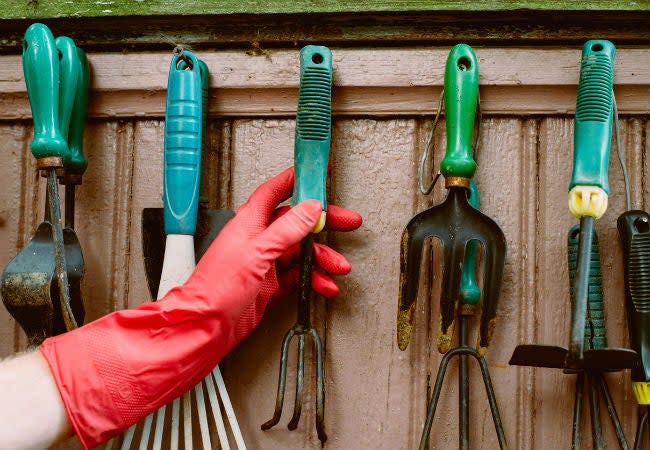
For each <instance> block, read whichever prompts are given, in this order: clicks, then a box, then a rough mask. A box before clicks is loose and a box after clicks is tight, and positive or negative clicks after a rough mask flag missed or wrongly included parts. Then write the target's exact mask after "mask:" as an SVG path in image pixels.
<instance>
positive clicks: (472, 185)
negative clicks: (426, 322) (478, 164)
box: [460, 179, 481, 305]
mask: <svg viewBox="0 0 650 450" xmlns="http://www.w3.org/2000/svg"><path fill="white" fill-rule="evenodd" d="M468 200H469V204H470V205H472V206H473V207H474V208H476V209H479V207H480V202H479V196H478V187H477V186H476V182H475V181H474V180H473V179H472V180H470V182H469V198H468ZM477 246H478V242H476V241H474V240H472V241H469V242H468V243H467V250H466V251H465V260H464V261H463V274H462V276H461V279H460V302H461V303H462V304H464V305H475V304H477V303H478V301H479V300H480V299H481V289H480V288H479V287H478V283H477V282H476V249H477Z"/></svg>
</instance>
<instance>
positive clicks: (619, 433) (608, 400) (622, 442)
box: [594, 372, 629, 450]
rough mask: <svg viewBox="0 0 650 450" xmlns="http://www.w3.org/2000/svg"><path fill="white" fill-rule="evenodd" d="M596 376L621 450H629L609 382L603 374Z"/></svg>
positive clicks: (599, 373)
mask: <svg viewBox="0 0 650 450" xmlns="http://www.w3.org/2000/svg"><path fill="white" fill-rule="evenodd" d="M594 376H595V377H597V378H598V382H599V384H600V390H601V391H602V393H603V397H604V398H605V405H606V406H607V413H608V414H609V418H610V419H611V421H612V425H613V426H614V431H615V432H616V438H617V439H618V444H619V446H620V447H621V450H628V448H629V445H628V443H627V439H626V438H625V433H623V428H622V427H621V421H620V420H619V418H618V414H617V413H616V407H615V406H614V401H613V400H612V395H611V394H610V393H609V387H608V386H607V381H605V377H604V376H603V374H602V373H601V372H598V373H597V374H595V375H594Z"/></svg>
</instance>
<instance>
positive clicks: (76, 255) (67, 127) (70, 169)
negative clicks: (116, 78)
mask: <svg viewBox="0 0 650 450" xmlns="http://www.w3.org/2000/svg"><path fill="white" fill-rule="evenodd" d="M56 46H57V49H58V50H59V53H60V54H61V88H60V90H59V111H60V114H59V117H60V124H61V133H62V134H63V137H64V139H65V140H66V141H67V142H68V151H67V152H66V153H65V155H64V157H63V165H64V168H63V173H62V174H61V175H60V176H59V180H60V182H61V183H62V184H64V185H65V228H64V229H63V241H64V244H65V256H66V262H67V268H68V283H69V286H70V305H71V307H72V311H73V313H74V316H75V318H77V323H79V324H81V323H83V319H84V315H85V313H84V307H83V301H82V299H81V278H82V277H83V274H84V259H83V254H82V251H81V244H79V240H78V239H77V235H76V234H75V232H74V211H75V187H76V186H77V185H79V184H81V177H82V176H83V173H84V172H85V171H86V168H87V167H88V161H87V160H86V157H85V156H84V154H83V133H84V122H85V119H86V110H87V108H88V88H89V86H90V68H89V66H88V60H87V59H86V54H85V52H84V51H83V50H81V49H80V48H78V47H76V46H75V45H74V41H73V40H72V39H70V38H68V37H65V36H60V37H58V38H56ZM73 80H74V82H73ZM70 102H72V105H70ZM66 112H68V113H67V114H66ZM70 112H71V113H70Z"/></svg>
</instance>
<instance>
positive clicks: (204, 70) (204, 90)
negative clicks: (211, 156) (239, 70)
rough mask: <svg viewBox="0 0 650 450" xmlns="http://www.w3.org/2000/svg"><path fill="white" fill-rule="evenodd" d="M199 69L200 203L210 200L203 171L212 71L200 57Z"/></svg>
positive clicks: (204, 166)
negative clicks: (200, 134) (201, 116)
mask: <svg viewBox="0 0 650 450" xmlns="http://www.w3.org/2000/svg"><path fill="white" fill-rule="evenodd" d="M199 69H201V100H202V108H203V133H202V142H201V145H202V147H203V150H202V151H201V168H202V169H201V185H200V188H199V203H207V202H209V201H210V198H209V196H208V193H207V192H205V184H204V183H203V172H204V171H205V168H206V167H207V166H206V164H205V160H206V154H207V151H206V147H207V140H208V133H207V129H206V127H207V124H208V85H209V83H210V72H208V65H207V64H206V63H204V62H203V61H202V60H200V59H199Z"/></svg>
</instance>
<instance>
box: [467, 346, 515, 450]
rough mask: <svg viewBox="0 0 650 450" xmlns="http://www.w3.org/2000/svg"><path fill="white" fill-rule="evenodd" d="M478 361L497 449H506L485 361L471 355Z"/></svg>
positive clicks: (503, 432)
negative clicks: (497, 444)
mask: <svg viewBox="0 0 650 450" xmlns="http://www.w3.org/2000/svg"><path fill="white" fill-rule="evenodd" d="M471 355H472V356H474V358H476V360H477V361H478V364H479V367H480V368H481V375H483V383H484V384H485V392H486V394H487V398H488V403H489V404H490V411H491V412H492V420H493V421H494V429H495V430H496V432H497V438H498V439H499V447H500V448H501V449H507V448H508V443H507V442H506V433H505V431H504V429H503V422H501V415H500V414H499V407H498V406H497V398H496V395H495V394H494V386H493V385H492V378H491V377H490V370H489V369H488V365H487V361H486V360H485V358H483V357H482V356H479V355H478V354H476V353H471Z"/></svg>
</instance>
